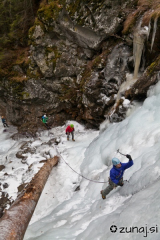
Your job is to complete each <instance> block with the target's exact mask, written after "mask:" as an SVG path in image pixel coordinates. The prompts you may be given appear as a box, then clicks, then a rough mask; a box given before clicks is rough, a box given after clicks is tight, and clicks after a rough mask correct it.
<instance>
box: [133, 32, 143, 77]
mask: <svg viewBox="0 0 160 240" xmlns="http://www.w3.org/2000/svg"><path fill="white" fill-rule="evenodd" d="M143 46H144V38H143V37H142V36H141V34H140V33H139V32H136V33H135V34H134V39H133V57H134V65H135V66H134V78H137V76H138V70H139V66H140V62H141V56H142V51H143Z"/></svg>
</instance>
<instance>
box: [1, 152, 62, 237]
mask: <svg viewBox="0 0 160 240" xmlns="http://www.w3.org/2000/svg"><path fill="white" fill-rule="evenodd" d="M58 159H59V158H58V157H57V156H55V157H54V158H51V159H48V160H47V161H46V163H45V164H44V165H43V166H42V167H41V169H40V170H39V172H38V173H37V174H36V175H35V176H34V178H33V179H32V180H31V182H30V183H29V184H28V185H27V187H26V188H25V189H24V190H23V191H22V192H21V193H20V195H19V196H18V197H17V199H16V200H15V201H14V203H13V204H12V205H11V207H10V208H9V209H8V210H6V212H5V213H4V215H3V217H2V218H1V219H0V240H23V237H24V234H25V231H26V229H27V226H28V224H29V222H30V219H31V217H32V215H33V212H34V210H35V207H36V205H37V202H38V200H39V197H40V195H41V193H42V190H43V188H44V186H45V183H46V181H47V179H48V177H49V174H50V172H51V170H52V168H53V166H55V165H56V164H57V163H58Z"/></svg>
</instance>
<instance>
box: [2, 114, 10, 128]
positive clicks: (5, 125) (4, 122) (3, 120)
mask: <svg viewBox="0 0 160 240" xmlns="http://www.w3.org/2000/svg"><path fill="white" fill-rule="evenodd" d="M1 119H2V123H3V126H4V127H9V126H8V124H7V122H6V119H5V118H4V117H3V116H2V117H1Z"/></svg>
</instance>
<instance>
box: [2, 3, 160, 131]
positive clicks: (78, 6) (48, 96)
mask: <svg viewBox="0 0 160 240" xmlns="http://www.w3.org/2000/svg"><path fill="white" fill-rule="evenodd" d="M158 6H159V5H158V1H154V3H152V2H151V1H147V0H146V1H145V0H140V1H136V0H121V1H120V0H115V1H111V0H106V1H105V0H100V1H94V0H88V1H84V0H81V1H80V0H76V1H74V2H73V1H71V0H66V1H65V0H58V1H53V0H49V1H41V2H40V5H39V8H38V10H37V12H36V16H35V21H34V25H33V26H32V27H31V28H30V29H29V31H28V44H27V46H26V47H25V48H24V47H21V48H20V47H18V48H14V49H13V50H12V51H14V58H13V59H12V58H11V59H10V61H9V63H8V64H4V61H2V62H1V65H0V112H1V113H2V114H3V115H5V116H6V117H7V119H8V121H9V122H10V123H11V124H13V125H16V126H18V129H19V132H21V133H26V132H29V133H31V134H34V133H35V132H36V131H37V130H38V129H43V128H44V126H43V124H42V123H41V116H42V115H43V114H44V113H46V114H47V115H48V116H49V124H50V125H52V126H58V125H61V124H64V122H65V121H66V120H68V119H70V120H76V121H78V122H81V123H84V124H85V125H86V126H87V127H93V128H98V126H99V124H100V123H101V122H102V121H103V120H104V119H105V118H108V119H109V120H110V121H111V122H116V121H121V120H123V119H124V118H125V116H126V110H127V109H128V107H130V106H131V105H132V102H133V101H134V100H140V101H143V100H144V99H145V97H146V94H147V90H148V88H149V87H150V86H151V85H153V84H155V83H156V82H157V81H158V80H159V64H160V60H159V59H160V55H159V54H160V49H159V40H160V30H159V29H160V28H159V26H160V21H159V14H160V11H159V8H158ZM136 34H138V37H137V35H136ZM135 68H136V69H137V70H136V71H137V73H135ZM125 99H127V100H128V102H129V104H128V105H126V104H125V103H124V101H125Z"/></svg>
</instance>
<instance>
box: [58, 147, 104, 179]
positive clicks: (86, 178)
mask: <svg viewBox="0 0 160 240" xmlns="http://www.w3.org/2000/svg"><path fill="white" fill-rule="evenodd" d="M56 150H57V152H58V154H59V155H60V156H61V158H62V159H63V161H64V162H65V164H66V165H67V166H68V167H69V168H70V169H72V171H73V172H75V173H76V174H78V175H79V176H81V177H82V178H85V179H86V180H88V181H90V182H95V183H107V182H108V181H107V182H100V181H96V180H92V179H89V178H87V177H85V176H83V175H82V174H80V173H78V172H76V171H75V170H74V169H73V168H72V167H71V166H70V165H69V164H68V163H67V162H66V161H65V160H64V158H63V157H62V155H61V154H60V152H59V151H58V149H57V147H56Z"/></svg>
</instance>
